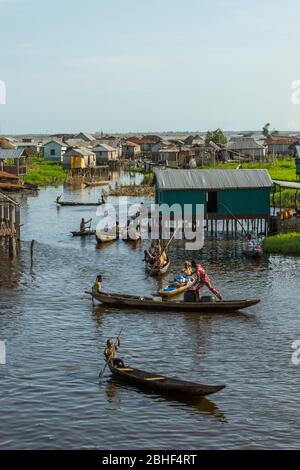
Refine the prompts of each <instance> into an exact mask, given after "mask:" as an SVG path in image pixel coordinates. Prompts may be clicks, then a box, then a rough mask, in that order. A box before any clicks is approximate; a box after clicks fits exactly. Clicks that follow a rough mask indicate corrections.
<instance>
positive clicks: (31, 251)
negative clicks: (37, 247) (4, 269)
mask: <svg viewBox="0 0 300 470" xmlns="http://www.w3.org/2000/svg"><path fill="white" fill-rule="evenodd" d="M33 247H34V240H31V244H30V266H31V267H32V266H33Z"/></svg>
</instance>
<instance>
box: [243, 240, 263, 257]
mask: <svg viewBox="0 0 300 470" xmlns="http://www.w3.org/2000/svg"><path fill="white" fill-rule="evenodd" d="M242 253H243V255H244V256H246V257H247V258H261V257H262V255H263V250H262V246H261V243H260V242H258V241H254V240H253V241H246V242H244V243H243V245H242Z"/></svg>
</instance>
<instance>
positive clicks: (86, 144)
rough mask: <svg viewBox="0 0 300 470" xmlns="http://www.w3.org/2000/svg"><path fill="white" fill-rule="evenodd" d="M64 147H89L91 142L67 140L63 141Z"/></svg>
mask: <svg viewBox="0 0 300 470" xmlns="http://www.w3.org/2000/svg"><path fill="white" fill-rule="evenodd" d="M65 143H66V145H67V146H69V147H89V146H91V142H87V141H86V140H83V139H67V140H66V141H65Z"/></svg>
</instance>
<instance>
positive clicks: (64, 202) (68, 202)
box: [55, 201, 105, 207]
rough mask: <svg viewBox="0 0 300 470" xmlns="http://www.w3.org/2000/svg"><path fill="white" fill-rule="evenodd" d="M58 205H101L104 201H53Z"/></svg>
mask: <svg viewBox="0 0 300 470" xmlns="http://www.w3.org/2000/svg"><path fill="white" fill-rule="evenodd" d="M55 202H56V204H57V205H58V206H62V207H65V206H102V205H103V204H105V202H102V201H98V202H75V201H74V202H73V201H55Z"/></svg>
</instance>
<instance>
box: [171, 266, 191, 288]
mask: <svg viewBox="0 0 300 470" xmlns="http://www.w3.org/2000/svg"><path fill="white" fill-rule="evenodd" d="M192 274H193V268H192V264H191V263H190V262H189V261H185V263H184V266H183V269H182V270H181V274H180V275H178V276H176V277H175V283H176V284H178V285H180V286H184V285H186V284H187V283H188V282H189V281H191V276H192Z"/></svg>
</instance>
